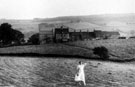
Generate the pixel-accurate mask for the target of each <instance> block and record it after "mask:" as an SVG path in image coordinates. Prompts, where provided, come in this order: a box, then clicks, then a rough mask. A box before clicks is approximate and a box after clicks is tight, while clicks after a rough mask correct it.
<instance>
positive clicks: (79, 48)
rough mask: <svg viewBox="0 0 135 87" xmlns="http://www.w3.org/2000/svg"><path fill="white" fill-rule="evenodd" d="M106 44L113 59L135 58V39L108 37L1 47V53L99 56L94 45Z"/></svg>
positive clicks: (129, 59)
mask: <svg viewBox="0 0 135 87" xmlns="http://www.w3.org/2000/svg"><path fill="white" fill-rule="evenodd" d="M100 46H105V47H106V48H107V49H108V51H109V56H110V58H109V59H111V60H120V61H121V60H122V61H123V60H126V61H132V60H135V39H108V40H89V41H77V42H69V43H64V44H45V45H26V46H13V47H6V48H0V55H1V54H18V53H20V54H22V53H27V54H29V53H36V54H44V55H60V56H77V57H78V56H80V57H85V58H91V59H93V58H97V56H96V55H94V54H93V50H92V49H93V48H94V47H100Z"/></svg>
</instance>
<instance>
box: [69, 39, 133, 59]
mask: <svg viewBox="0 0 135 87" xmlns="http://www.w3.org/2000/svg"><path fill="white" fill-rule="evenodd" d="M68 44H69V45H72V46H77V47H81V48H85V49H89V50H91V49H93V48H94V47H99V46H105V47H106V48H107V49H108V50H109V54H110V59H122V60H124V59H134V58H135V39H110V40H93V41H77V42H72V43H68Z"/></svg>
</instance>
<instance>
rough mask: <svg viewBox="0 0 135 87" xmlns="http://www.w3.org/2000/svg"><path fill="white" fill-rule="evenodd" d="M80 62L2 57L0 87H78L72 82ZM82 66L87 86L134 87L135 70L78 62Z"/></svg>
mask: <svg viewBox="0 0 135 87" xmlns="http://www.w3.org/2000/svg"><path fill="white" fill-rule="evenodd" d="M78 61H79V59H75V58H72V59H67V58H63V59H60V58H46V57H44V58H39V57H37V58H32V57H27V58H26V57H25V58H23V57H1V58H0V84H1V85H2V86H11V85H12V86H13V87H78V86H77V84H76V83H75V82H74V76H75V74H76V72H77V70H76V66H77V64H78ZM81 61H83V62H87V63H88V65H87V66H86V67H85V73H86V83H87V86H86V87H134V85H135V82H134V81H135V78H134V77H135V74H134V72H135V68H134V65H132V64H119V63H112V62H103V61H102V62H101V61H91V60H84V59H81Z"/></svg>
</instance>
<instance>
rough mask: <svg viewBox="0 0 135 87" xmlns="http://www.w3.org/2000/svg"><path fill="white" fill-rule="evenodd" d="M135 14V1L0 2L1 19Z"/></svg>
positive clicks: (63, 0)
mask: <svg viewBox="0 0 135 87" xmlns="http://www.w3.org/2000/svg"><path fill="white" fill-rule="evenodd" d="M112 13H135V0H0V18H7V19H32V18H50V17H57V16H69V15H70V16H71V15H91V14H112Z"/></svg>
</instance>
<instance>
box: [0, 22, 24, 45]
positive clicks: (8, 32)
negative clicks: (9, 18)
mask: <svg viewBox="0 0 135 87" xmlns="http://www.w3.org/2000/svg"><path fill="white" fill-rule="evenodd" d="M23 41H24V34H23V33H22V32H20V31H18V30H15V29H13V28H12V25H11V24H9V23H3V24H1V25H0V43H1V44H2V45H11V44H21V42H23Z"/></svg>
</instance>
